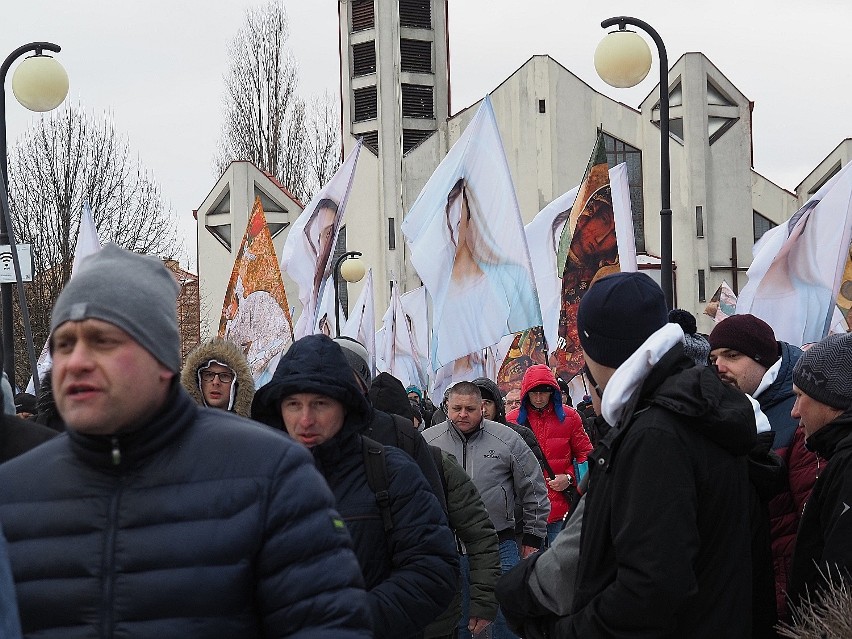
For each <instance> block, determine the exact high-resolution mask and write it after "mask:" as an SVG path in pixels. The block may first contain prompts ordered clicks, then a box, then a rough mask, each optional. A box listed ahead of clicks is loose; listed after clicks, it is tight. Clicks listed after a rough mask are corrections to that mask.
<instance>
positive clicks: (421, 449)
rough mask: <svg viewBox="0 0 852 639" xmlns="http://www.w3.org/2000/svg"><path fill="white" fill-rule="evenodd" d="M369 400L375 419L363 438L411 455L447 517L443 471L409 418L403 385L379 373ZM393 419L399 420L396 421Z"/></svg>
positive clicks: (386, 374)
mask: <svg viewBox="0 0 852 639" xmlns="http://www.w3.org/2000/svg"><path fill="white" fill-rule="evenodd" d="M368 397H369V398H370V401H371V402H372V404H373V416H372V418H371V419H370V422H369V424H367V426H366V427H365V428H364V430H363V431H362V432H363V434H364V435H366V436H367V437H369V438H370V439H372V440H375V441H377V442H379V443H380V444H384V445H385V446H395V447H397V448H400V449H402V450H404V451H405V452H407V453H409V454H410V455H411V457H412V459H414V461H415V462H416V463H417V466H418V467H419V468H420V472H422V473H423V476H424V477H425V478H426V481H427V482H429V486H430V487H431V488H432V492H433V493H435V497H437V498H438V502H439V503H440V504H441V508H442V509H443V511H444V512H445V513H446V512H447V499H446V496H445V495H444V486H443V483H442V482H441V475H440V469H439V468H438V467H437V466H436V465H435V461H434V460H433V459H432V455H430V454H429V448H428V447H427V446H426V442H425V441H424V440H423V435H421V434H420V433H419V432H417V430H416V429H415V428H414V422H413V421H412V420H411V418H410V417H409V415H410V413H411V402H410V401H409V400H408V395H407V394H406V392H405V387H404V386H403V385H402V382H401V381H399V380H398V379H397V378H396V377H393V376H392V375H390V374H388V373H379V374H378V375H377V376H376V379H374V380H373V384H372V386H370V392H369V393H368ZM394 415H396V416H397V419H394V417H393V416H394ZM399 418H401V419H399ZM403 420H404V421H405V422H406V423H403V424H400V423H399V422H400V421H403ZM403 439H405V440H406V441H403Z"/></svg>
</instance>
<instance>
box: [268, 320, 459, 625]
mask: <svg viewBox="0 0 852 639" xmlns="http://www.w3.org/2000/svg"><path fill="white" fill-rule="evenodd" d="M294 393H318V394H321V395H325V396H327V397H332V398H333V399H336V400H338V401H339V402H341V403H342V404H343V405H344V407H345V409H346V418H345V421H344V423H343V427H342V429H341V430H340V432H339V433H338V434H337V435H335V436H334V437H332V438H331V439H330V440H328V441H326V442H324V443H322V444H320V445H318V446H314V447H313V448H311V452H312V453H313V455H314V460H315V462H316V464H317V467H318V468H319V469H320V472H321V473H322V474H323V476H324V477H325V478H326V481H328V484H329V486H331V490H332V492H333V493H334V497H335V499H336V500H337V509H338V510H339V511H340V514H341V516H342V517H343V519H344V521H345V522H346V526H347V528H348V529H349V532H350V533H351V535H352V539H353V542H354V545H355V554H356V555H357V556H358V562H359V564H360V565H361V570H362V572H363V575H364V581H365V582H366V585H367V590H368V602H369V606H370V612H371V615H372V620H373V632H374V633H375V637H377V638H384V637H387V638H388V639H390V638H391V637H393V638H400V639H401V638H404V637H414V636H418V635H419V634H420V633H421V632H422V631H423V629H424V628H425V627H426V626H427V625H428V624H429V623H430V622H431V621H433V620H434V619H435V618H436V617H437V616H438V615H439V614H440V613H441V612H443V611H444V609H446V608H447V606H448V605H449V604H450V602H451V600H452V598H453V594H454V593H455V590H456V586H457V581H458V555H457V552H456V547H455V542H454V539H453V535H452V533H451V532H450V529H449V527H448V526H447V523H446V520H445V518H444V512H443V509H442V508H441V506H440V504H439V503H438V500H437V498H436V497H435V495H434V494H433V493H432V491H431V490H430V489H429V486H428V484H427V483H426V480H425V478H424V477H423V473H421V472H420V469H419V468H418V467H417V465H416V464H415V463H414V462H413V461H412V460H411V459H410V458H409V457H408V456H407V455H406V454H405V453H403V452H402V451H401V450H399V449H396V448H393V447H389V446H385V459H386V461H387V471H388V480H389V482H388V483H389V486H388V492H389V493H390V508H391V515H392V518H393V529H392V530H391V532H390V534H389V535H386V534H385V531H384V526H383V523H382V518H381V512H380V510H379V507H378V505H377V503H376V494H375V493H374V492H373V490H372V489H371V488H370V486H369V485H368V484H367V475H366V471H365V466H364V461H363V454H362V444H361V441H362V440H361V435H360V433H361V431H362V430H363V429H364V428H365V427H366V425H368V424H369V423H370V420H371V418H372V408H371V407H370V405H369V403H368V402H367V400H366V398H365V397H364V395H363V394H362V393H361V392H360V389H359V388H358V386H357V385H356V384H355V378H354V377H353V373H352V370H351V368H349V366H348V364H347V363H346V359H345V358H344V355H343V352H342V351H341V349H340V347H339V346H338V345H337V344H335V343H334V341H332V340H331V339H329V338H328V337H326V336H324V335H309V336H307V337H303V338H302V339H300V340H298V341H297V342H296V343H294V344H293V346H291V347H290V349H289V350H288V351H287V353H285V355H284V356H283V357H282V358H281V361H280V362H279V364H278V367H277V368H276V370H275V374H274V375H273V377H272V380H271V381H270V382H269V383H268V384H266V385H265V386H263V387H262V388H260V389H258V391H257V394H256V395H255V398H254V403H253V404H252V416H253V417H254V418H255V419H258V420H260V421H263V422H264V423H266V424H269V425H270V426H274V427H276V428H280V429H283V428H284V425H283V423H282V419H281V411H280V406H281V400H282V399H283V398H284V397H287V396H288V395H291V394H294Z"/></svg>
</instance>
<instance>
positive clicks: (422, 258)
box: [401, 97, 541, 371]
mask: <svg viewBox="0 0 852 639" xmlns="http://www.w3.org/2000/svg"><path fill="white" fill-rule="evenodd" d="M401 228H402V232H403V233H404V234H405V237H406V241H407V242H408V245H409V247H410V249H411V253H410V256H411V263H412V264H413V265H414V268H415V270H416V271H417V274H418V276H419V277H420V279H421V280H422V281H423V284H424V286H425V287H426V290H427V292H428V293H429V296H430V297H431V300H432V336H431V340H430V348H429V359H430V363H431V367H432V370H435V371H437V370H438V369H439V368H441V367H442V366H444V365H445V364H449V363H451V362H454V361H455V360H457V359H459V358H462V357H465V356H467V355H468V354H470V353H474V352H478V351H481V350H482V349H484V348H487V347H489V346H492V345H494V344H496V343H497V342H499V341H500V338H501V337H503V336H504V335H508V334H510V333H516V332H518V331H522V330H525V329H527V328H530V327H531V326H539V325H541V310H540V308H539V303H538V295H537V293H536V287H535V281H534V279H533V272H532V266H531V264H530V255H529V250H528V248H527V243H526V236H525V235H524V229H523V222H522V220H521V214H520V209H519V207H518V201H517V197H516V195H515V189H514V185H513V184H512V176H511V174H510V172H509V166H508V163H507V162H506V156H505V154H504V152H503V143H502V141H501V139H500V132H499V130H498V128H497V122H496V119H495V117H494V110H493V108H492V105H491V100H490V98H489V97H486V98H485V99H484V100H483V101H482V105H481V106H480V107H479V110H478V111H477V113H476V115H475V116H474V118H473V119H472V120H471V122H470V124H468V126H467V128H466V129H465V131H464V133H463V134H462V135H461V137H460V138H459V139H458V141H457V142H456V143H455V144H454V145H453V147H452V149H450V152H449V153H448V154H447V156H446V157H445V158H444V160H443V161H442V162H441V164H440V165H439V166H438V168H437V169H436V170H435V172H434V173H433V174H432V177H430V178H429V181H428V182H427V183H426V185H425V186H424V187H423V190H422V191H421V192H420V195H419V196H418V198H417V200H416V201H415V202H414V205H413V206H412V207H411V210H410V211H409V212H408V215H406V217H405V220H404V221H403V223H402V226H401Z"/></svg>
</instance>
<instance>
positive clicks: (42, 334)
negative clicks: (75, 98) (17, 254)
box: [9, 105, 181, 380]
mask: <svg viewBox="0 0 852 639" xmlns="http://www.w3.org/2000/svg"><path fill="white" fill-rule="evenodd" d="M9 186H10V189H9V190H10V208H11V213H12V224H13V227H14V229H15V238H16V240H17V241H18V242H20V243H25V244H30V245H31V253H32V261H33V281H32V283H31V284H28V285H27V286H26V289H27V290H26V294H27V303H28V305H29V309H30V317H31V322H32V329H33V340H34V342H35V344H36V348H40V347H41V345H42V344H43V343H44V341H45V340H46V339H47V336H48V329H49V327H50V310H51V308H52V307H53V303H54V301H55V300H56V297H57V295H59V292H60V291H61V290H62V287H63V286H64V285H65V283H66V282H67V281H68V278H69V277H70V276H71V266H72V264H73V260H74V252H75V249H76V246H77V233H78V231H79V227H80V215H81V212H82V207H83V202H85V201H88V202H89V203H90V204H91V207H92V212H93V217H94V221H95V226H96V228H97V230H98V236H99V237H100V239H101V241H102V242H115V243H116V244H119V245H120V246H123V247H125V248H127V249H129V250H131V251H135V252H137V253H146V254H150V255H159V256H162V257H167V258H171V257H174V256H175V255H176V254H177V253H178V252H179V251H180V250H181V246H180V242H179V241H178V235H177V228H176V225H175V220H174V217H173V215H172V213H171V211H170V210H167V209H166V207H165V205H164V202H163V198H162V196H161V194H160V187H159V186H158V185H157V184H156V183H155V182H154V181H153V179H152V178H151V176H150V175H149V174H148V172H147V171H146V170H145V169H144V168H143V167H142V166H141V165H140V163H139V161H138V159H136V160H134V159H133V158H132V156H131V152H130V149H129V147H128V142H127V139H126V138H125V137H123V136H121V135H119V134H118V133H117V132H116V130H115V127H114V125H113V123H112V122H111V120H110V119H109V117H108V116H106V115H104V116H103V117H101V118H96V117H93V116H91V115H89V114H87V113H86V112H85V111H84V110H83V109H82V108H81V107H80V106H79V105H78V106H67V107H66V108H65V109H64V110H62V111H55V112H53V113H52V114H50V115H46V116H44V117H42V118H41V119H40V120H39V121H38V122H37V123H36V125H35V126H34V127H32V128H31V129H30V130H29V131H27V132H26V133H25V135H24V137H23V138H22V139H21V140H20V141H19V142H18V143H17V144H16V145H15V146H14V147H13V148H12V149H11V150H10V153H9ZM128 285H132V282H128ZM16 316H17V317H20V313H16ZM18 334H21V335H22V334H23V333H22V332H19V333H18ZM18 342H20V344H16V353H15V362H16V368H17V370H16V378H17V379H21V380H25V379H27V378H28V377H29V374H30V371H29V366H28V365H29V362H28V359H27V355H26V351H25V350H24V346H23V340H18Z"/></svg>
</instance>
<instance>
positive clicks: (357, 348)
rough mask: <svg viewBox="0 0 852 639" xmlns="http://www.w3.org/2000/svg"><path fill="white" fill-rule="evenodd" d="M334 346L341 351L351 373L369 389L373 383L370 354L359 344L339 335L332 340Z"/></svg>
mask: <svg viewBox="0 0 852 639" xmlns="http://www.w3.org/2000/svg"><path fill="white" fill-rule="evenodd" d="M334 342H335V344H337V345H338V346H340V348H342V349H343V355H344V356H345V357H346V361H347V362H348V363H349V367H350V368H351V369H352V371H353V372H354V373H355V374H356V375H357V376H358V377H360V378H361V381H362V382H364V386H365V387H366V388H367V389H369V388H370V385H371V384H372V383H373V375H372V373H371V372H370V354H369V353H368V352H367V349H366V348H364V345H363V344H361V342H359V341H357V340H354V339H352V338H351V337H346V336H345V335H341V336H339V337H335V338H334Z"/></svg>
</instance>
